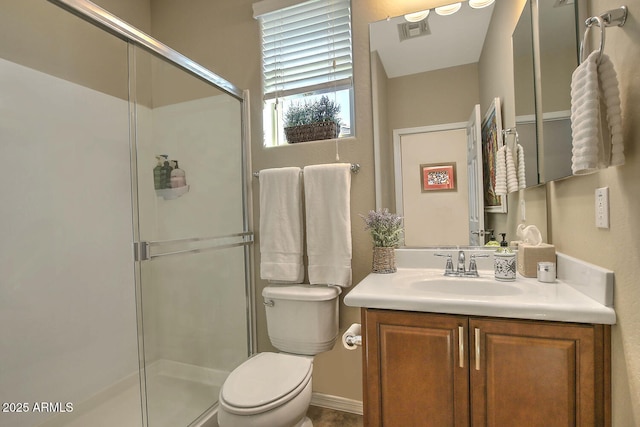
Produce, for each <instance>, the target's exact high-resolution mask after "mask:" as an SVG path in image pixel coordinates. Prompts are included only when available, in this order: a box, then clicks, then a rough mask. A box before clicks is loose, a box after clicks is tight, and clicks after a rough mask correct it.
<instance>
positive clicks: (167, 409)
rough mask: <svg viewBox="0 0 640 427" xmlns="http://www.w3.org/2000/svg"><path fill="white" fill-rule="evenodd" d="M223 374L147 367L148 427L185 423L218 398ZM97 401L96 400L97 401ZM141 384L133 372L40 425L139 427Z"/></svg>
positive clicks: (169, 365)
mask: <svg viewBox="0 0 640 427" xmlns="http://www.w3.org/2000/svg"><path fill="white" fill-rule="evenodd" d="M225 377H226V374H225V373H223V372H219V371H214V370H212V369H207V368H201V367H197V366H192V365H185V364H182V363H177V362H171V361H167V360H161V361H158V362H155V363H154V364H152V365H151V366H150V367H149V368H147V408H148V425H149V427H180V426H185V427H186V426H188V425H189V424H190V423H191V422H192V421H194V419H196V418H197V417H198V416H200V414H202V413H203V412H204V411H206V410H207V409H208V408H209V407H210V406H211V405H212V404H213V402H214V401H217V400H218V393H219V391H220V386H221V385H222V383H223V382H224V378H225ZM96 401H97V402H96ZM140 407H141V403H140V386H139V383H138V377H137V375H132V376H131V377H130V378H129V379H127V380H125V381H123V383H121V384H120V385H118V386H115V387H114V390H107V391H105V392H103V393H100V397H97V398H92V399H90V401H89V402H87V403H86V404H80V405H78V407H77V410H74V412H73V413H70V414H68V415H66V416H64V417H63V416H59V417H56V419H54V420H51V421H49V422H47V423H45V424H43V425H42V426H41V427H63V426H64V427H87V426H92V427H113V426H118V427H140V426H141V425H142V415H141V408H140Z"/></svg>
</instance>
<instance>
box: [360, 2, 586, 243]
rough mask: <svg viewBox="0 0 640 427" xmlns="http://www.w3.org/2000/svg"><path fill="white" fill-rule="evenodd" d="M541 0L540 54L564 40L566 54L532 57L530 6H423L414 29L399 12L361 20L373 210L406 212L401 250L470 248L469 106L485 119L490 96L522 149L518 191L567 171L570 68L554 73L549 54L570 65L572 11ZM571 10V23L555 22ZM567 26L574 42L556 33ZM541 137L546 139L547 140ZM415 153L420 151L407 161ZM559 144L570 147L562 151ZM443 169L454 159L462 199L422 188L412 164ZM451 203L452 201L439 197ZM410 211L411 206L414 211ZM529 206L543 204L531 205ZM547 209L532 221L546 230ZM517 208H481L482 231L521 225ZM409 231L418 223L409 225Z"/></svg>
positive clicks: (557, 66) (574, 49) (472, 209)
mask: <svg viewBox="0 0 640 427" xmlns="http://www.w3.org/2000/svg"><path fill="white" fill-rule="evenodd" d="M545 3H551V4H550V5H549V10H547V9H544V10H541V11H540V12H539V20H540V24H539V25H540V32H541V33H544V37H542V36H541V40H540V43H539V45H540V48H541V49H543V47H545V48H546V47H551V46H553V44H552V43H551V44H549V43H548V41H549V40H554V39H556V38H557V37H563V38H564V39H566V42H567V43H566V45H565V44H564V43H563V45H564V47H563V49H564V50H562V51H560V50H555V51H550V52H549V53H548V54H547V53H544V54H538V53H536V51H534V46H536V43H534V42H533V40H532V34H535V31H534V29H533V28H532V26H531V22H532V18H531V15H532V9H531V5H530V3H529V2H524V1H522V2H512V1H507V0H496V1H495V2H494V3H492V4H490V5H489V6H488V7H486V8H481V9H475V8H472V7H470V6H469V3H468V2H462V4H461V7H460V9H459V10H458V11H457V12H456V13H454V14H452V15H448V16H443V15H439V14H437V13H435V10H430V11H429V13H428V15H427V16H426V17H425V18H423V19H421V20H417V21H416V22H411V21H410V20H408V19H407V17H406V16H398V17H390V18H387V19H386V20H383V21H378V22H374V23H371V24H370V43H371V46H370V47H371V73H372V93H373V109H374V139H375V144H376V154H377V156H376V203H377V206H378V207H389V208H390V209H391V210H394V208H395V210H396V211H397V212H398V213H401V214H402V215H403V216H404V217H405V227H406V230H407V232H406V235H407V236H409V239H408V240H407V241H406V242H405V244H406V245H407V246H433V245H468V244H471V242H472V240H471V239H470V236H471V230H472V229H473V228H472V225H470V222H471V221H472V220H473V214H474V212H476V209H475V208H477V207H475V206H473V203H474V202H473V201H471V202H469V201H467V200H468V196H469V195H470V194H471V193H472V192H474V191H476V188H475V186H474V184H473V183H470V178H471V177H473V173H469V171H468V170H467V168H468V167H470V166H469V165H467V162H468V161H469V160H468V159H469V156H468V154H469V151H470V146H469V140H468V137H467V135H469V132H470V129H471V128H470V126H471V125H472V123H471V119H470V117H473V112H474V110H475V108H476V107H475V106H476V105H479V108H480V112H481V115H482V116H484V115H485V114H486V112H487V110H488V109H489V107H490V104H491V102H493V100H494V98H496V97H497V98H500V102H501V113H502V121H503V128H516V129H517V130H518V142H519V143H520V144H521V145H523V146H524V147H525V153H526V156H525V158H526V159H527V164H526V166H527V167H526V170H527V174H526V175H527V178H526V186H527V187H530V186H535V185H538V184H540V183H543V182H547V181H549V180H552V179H557V178H560V177H562V176H567V175H568V174H570V158H571V152H570V151H571V148H570V147H571V140H570V127H567V126H568V120H567V117H568V116H563V115H564V114H565V113H566V112H568V110H569V109H570V107H569V102H570V101H569V93H568V88H569V84H568V82H569V81H570V77H571V72H572V71H573V69H574V68H575V65H571V64H569V65H567V66H566V67H565V68H561V67H560V63H559V62H558V61H556V60H555V59H554V58H555V55H560V56H562V55H564V56H569V57H570V58H572V60H574V61H575V58H576V55H577V46H576V43H575V40H576V37H575V31H576V30H575V28H576V26H575V8H574V5H573V4H570V5H566V6H558V7H553V2H545ZM556 3H557V2H556ZM561 3H562V4H564V2H561ZM545 7H546V5H545ZM576 7H577V6H576ZM561 9H562V13H560V10H561ZM565 10H566V11H569V13H566V12H565ZM521 14H522V17H521ZM533 14H534V15H536V14H538V11H537V10H534V11H533ZM568 15H570V16H569V20H570V21H571V22H570V23H569V24H567V22H566V21H565V20H564V19H565V18H562V19H561V18H560V16H563V17H566V16H568ZM549 16H550V18H549ZM409 18H411V17H409ZM533 22H535V20H533ZM563 25H564V27H562V26H563ZM559 27H562V31H559V30H558V28H559ZM567 28H569V30H567ZM543 29H544V31H543ZM571 29H573V30H572V31H573V32H572V37H565V36H564V34H566V33H567V31H569V32H570V31H571ZM512 37H513V40H512ZM542 39H544V40H542ZM564 39H563V40H564ZM572 46H573V47H572ZM558 47H559V46H558ZM535 55H539V56H538V57H537V58H541V59H542V61H541V62H542V63H541V64H540V60H538V61H537V62H536V61H534V57H536V56H535ZM545 61H550V62H552V63H551V64H545ZM563 62H564V63H568V62H569V61H568V60H565V61H563ZM536 63H538V65H536ZM535 67H538V69H536V68H535ZM560 76H562V77H560ZM538 81H542V85H538V87H536V86H535V85H534V82H538ZM546 87H548V89H545V88H546ZM559 87H562V88H563V90H564V92H563V91H561V90H558V88H559ZM547 92H551V93H553V95H555V96H554V97H552V96H551V95H547V96H548V97H549V98H550V99H549V101H550V102H549V107H548V108H547V107H545V108H547V109H545V111H544V113H543V111H542V106H543V102H540V98H542V99H544V97H543V95H545V94H547ZM536 95H537V96H536ZM560 95H562V97H564V98H562V97H561V96H560ZM536 101H537V103H536ZM551 101H553V102H551ZM538 116H539V117H543V118H544V125H542V122H541V123H540V124H537V122H536V118H537V117H538ZM547 124H548V125H547ZM542 129H544V134H543V132H542V131H541V130H542ZM547 129H550V130H547ZM567 129H568V130H569V132H568V134H567V133H566V130H567ZM456 130H458V131H460V133H461V134H460V135H458V138H457V139H456V141H455V142H451V140H450V139H449V137H450V136H451V135H449V133H452V132H453V133H455V131H456ZM538 130H540V132H537V131H538ZM563 132H564V133H563ZM445 133H447V134H445ZM548 133H550V134H552V136H549V137H547V134H548ZM416 140H420V141H421V142H416ZM545 140H546V141H547V142H546V144H547V145H544V144H545V143H544V142H543V141H545ZM509 141H513V142H511V143H512V144H513V143H515V135H513V136H508V137H507V142H508V143H509ZM416 146H420V148H421V150H424V153H423V154H420V155H418V154H415V152H414V151H413V150H414V149H415V147H416ZM561 147H569V148H568V151H567V150H566V149H564V148H561ZM450 150H453V151H454V152H451V151H450ZM443 162H444V163H447V162H454V163H455V164H456V176H455V178H456V180H457V190H456V191H457V192H458V193H459V194H457V195H454V194H453V192H448V193H444V192H435V191H433V192H423V191H422V189H421V187H420V185H421V183H420V179H421V169H420V168H421V166H420V165H423V164H434V163H436V164H437V163H443ZM558 165H560V166H563V167H566V168H567V169H568V173H565V172H563V171H562V170H561V169H562V168H558V170H557V171H554V172H552V171H551V167H552V166H554V167H555V166H558ZM545 168H549V171H547V170H546V169H545ZM514 194H515V195H514V196H511V195H510V196H508V197H511V198H513V199H514V203H517V200H518V198H521V199H522V198H523V197H524V196H522V194H523V193H522V192H520V195H518V193H514ZM455 196H457V197H458V199H459V200H456V201H451V200H445V199H452V198H454V197H455ZM543 198H544V196H543ZM542 204H544V201H543V203H542ZM414 205H415V206H418V208H417V209H416V211H415V212H412V211H411V209H412V208H411V207H412V206H414ZM536 206H537V207H538V208H540V203H538V202H536ZM544 209H546V208H544V206H542V210H541V214H540V215H539V217H540V218H543V219H542V222H545V223H544V224H541V223H539V224H537V225H538V226H539V227H540V228H541V229H546V219H544V218H546V216H545V215H544V212H543V211H544ZM518 211H519V209H518V206H517V204H516V205H515V206H512V208H511V211H510V212H508V213H507V215H505V214H503V213H488V214H487V213H486V212H484V210H483V209H481V210H480V212H481V213H480V215H481V216H482V217H484V219H485V228H484V229H485V230H486V229H490V228H492V227H494V226H496V227H502V226H503V225H504V224H507V223H508V224H513V223H514V222H515V221H519V219H516V218H511V216H514V217H515V216H518V215H519V212H518ZM507 216H508V217H509V218H510V219H509V220H507V219H506V218H507ZM412 224H417V225H418V226H419V227H418V228H416V229H415V230H414V229H413V227H414V226H413V225H412ZM496 224H497V225H496ZM501 231H503V230H502V229H501V230H496V233H498V232H501ZM414 237H416V238H415V239H414ZM510 237H511V236H510ZM512 237H514V238H515V236H512ZM487 238H488V235H487V236H485V237H484V238H482V239H479V242H480V244H482V243H484V241H485V240H486V239H487Z"/></svg>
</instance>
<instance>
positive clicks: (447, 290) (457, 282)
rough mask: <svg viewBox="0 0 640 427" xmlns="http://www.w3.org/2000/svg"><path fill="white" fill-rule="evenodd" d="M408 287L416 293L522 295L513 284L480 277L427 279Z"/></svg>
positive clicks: (414, 281)
mask: <svg viewBox="0 0 640 427" xmlns="http://www.w3.org/2000/svg"><path fill="white" fill-rule="evenodd" d="M409 287H410V288H411V289H413V290H416V291H423V292H437V293H440V294H452V295H467V296H471V295H473V296H508V295H519V294H521V293H522V289H520V288H519V287H517V286H515V285H513V284H510V283H507V282H498V281H496V280H495V279H485V278H482V277H444V276H441V277H428V278H423V279H419V280H412V281H410V282H409Z"/></svg>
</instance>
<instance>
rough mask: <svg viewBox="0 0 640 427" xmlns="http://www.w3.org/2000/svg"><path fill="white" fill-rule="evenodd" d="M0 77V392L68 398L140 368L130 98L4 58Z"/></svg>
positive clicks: (23, 397) (23, 398)
mask: <svg viewBox="0 0 640 427" xmlns="http://www.w3.org/2000/svg"><path fill="white" fill-rule="evenodd" d="M122 53H123V54H125V53H126V45H125V44H124V43H122ZM0 76H1V78H0V93H1V94H2V95H1V102H0V141H2V143H1V144H0V158H2V159H3V160H4V161H3V171H4V174H6V175H5V176H6V177H7V181H6V185H5V186H4V190H3V192H2V193H3V201H2V204H1V205H0V217H2V218H3V222H2V236H3V238H2V240H1V241H0V271H2V272H3V274H2V276H3V277H2V280H1V281H0V294H2V295H3V298H2V299H1V300H0V323H1V324H2V325H4V328H3V329H4V330H3V333H2V335H1V336H0V360H1V363H0V365H1V366H2V370H1V371H0V384H2V386H1V387H0V400H1V401H2V402H27V403H30V404H31V405H33V403H35V402H41V401H46V402H65V403H66V402H71V403H73V404H75V405H77V404H79V403H80V402H81V401H83V400H84V399H85V398H86V397H88V396H91V395H94V394H95V393H97V392H99V391H101V390H103V389H105V388H106V387H108V386H111V385H112V384H114V383H116V382H117V381H119V380H122V379H123V378H125V377H127V376H128V375H130V374H132V373H135V372H136V370H137V368H138V355H137V338H136V327H135V325H136V314H135V292H134V289H135V288H134V275H133V257H132V247H131V240H132V225H131V209H132V206H131V184H130V171H129V125H128V103H127V101H125V100H123V99H120V98H117V97H114V96H111V95H107V94H105V93H102V92H98V91H95V90H93V89H89V88H87V87H84V86H81V85H78V84H75V83H72V82H69V81H66V80H62V79H59V78H57V77H52V76H50V75H48V74H45V73H41V72H39V71H35V70H32V69H29V68H26V67H24V66H21V65H17V64H15V63H13V62H10V61H6V60H4V59H2V60H0ZM120 77H121V79H122V80H121V82H122V84H123V85H126V70H125V72H122V73H121V75H120ZM78 378H81V379H82V380H81V381H78V380H76V379H78ZM76 407H77V406H76ZM47 415H50V414H46V413H33V412H31V413H29V414H20V413H15V414H7V413H3V414H1V415H0V424H2V425H10V426H31V425H35V422H36V421H37V420H38V419H43V418H45V417H46V416H47Z"/></svg>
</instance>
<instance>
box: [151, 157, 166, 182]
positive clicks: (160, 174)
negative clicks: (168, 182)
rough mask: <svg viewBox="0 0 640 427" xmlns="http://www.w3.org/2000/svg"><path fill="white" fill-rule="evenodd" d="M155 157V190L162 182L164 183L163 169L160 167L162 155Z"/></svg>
mask: <svg viewBox="0 0 640 427" xmlns="http://www.w3.org/2000/svg"><path fill="white" fill-rule="evenodd" d="M156 159H157V160H158V164H157V165H156V167H155V168H153V188H155V189H156V190H161V189H162V184H163V183H164V179H163V174H164V170H163V169H162V166H163V163H164V162H163V158H162V156H156Z"/></svg>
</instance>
